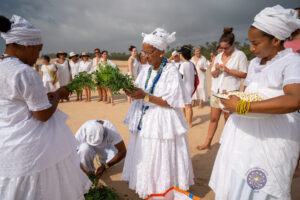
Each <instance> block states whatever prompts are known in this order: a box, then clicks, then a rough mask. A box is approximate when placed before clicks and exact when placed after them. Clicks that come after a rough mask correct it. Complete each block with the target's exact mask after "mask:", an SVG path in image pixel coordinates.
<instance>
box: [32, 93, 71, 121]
mask: <svg viewBox="0 0 300 200" xmlns="http://www.w3.org/2000/svg"><path fill="white" fill-rule="evenodd" d="M68 96H69V92H68V90H67V89H65V88H59V89H58V90H56V91H55V92H52V93H48V98H49V101H50V104H52V106H51V107H50V108H48V109H46V110H40V111H32V114H33V116H34V117H35V118H36V119H37V120H39V121H42V122H46V121H48V120H49V119H50V117H51V116H52V115H53V113H54V112H55V111H56V108H57V105H58V102H59V100H60V99H62V98H67V97H68Z"/></svg>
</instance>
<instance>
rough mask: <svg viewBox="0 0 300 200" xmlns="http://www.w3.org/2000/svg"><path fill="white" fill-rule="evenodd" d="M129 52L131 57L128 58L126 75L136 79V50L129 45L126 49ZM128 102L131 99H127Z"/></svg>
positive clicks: (137, 62)
mask: <svg viewBox="0 0 300 200" xmlns="http://www.w3.org/2000/svg"><path fill="white" fill-rule="evenodd" d="M128 50H129V51H130V54H131V56H130V57H129V58H128V72H127V73H128V74H129V75H130V76H131V77H132V78H133V80H135V79H136V77H137V75H138V70H139V61H138V60H137V49H136V47H135V46H133V45H131V46H130V47H129V49H128ZM128 102H129V103H131V102H132V99H131V98H130V97H128Z"/></svg>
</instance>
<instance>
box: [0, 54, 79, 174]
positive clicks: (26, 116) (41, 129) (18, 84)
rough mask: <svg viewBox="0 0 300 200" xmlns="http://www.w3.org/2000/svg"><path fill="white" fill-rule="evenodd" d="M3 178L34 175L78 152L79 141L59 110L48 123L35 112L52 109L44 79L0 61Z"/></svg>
mask: <svg viewBox="0 0 300 200" xmlns="http://www.w3.org/2000/svg"><path fill="white" fill-rule="evenodd" d="M0 69H1V73H0V91H1V92H0V107H1V112H0V152H1V154H0V176H1V177H16V176H27V175H29V174H34V173H37V172H40V171H41V170H44V169H46V168H48V167H49V166H52V165H55V164H56V163H57V162H59V161H61V160H63V159H65V158H66V157H67V156H69V155H70V153H71V152H73V151H75V150H76V139H75V137H74V135H73V134H72V132H71V130H70V129H69V127H68V126H67V125H66V120H67V118H68V117H67V116H66V115H65V114H64V113H62V112H61V111H60V110H56V112H55V113H54V114H53V115H52V116H51V118H50V119H49V120H48V121H46V122H41V121H39V120H37V119H36V118H35V117H34V116H33V114H32V111H41V110H45V109H48V108H50V107H51V106H52V105H51V104H50V103H49V100H48V97H47V94H46V88H44V87H43V83H42V79H41V76H40V75H39V73H38V72H36V71H35V70H34V69H32V68H31V67H30V66H28V65H26V64H24V63H22V62H21V61H20V60H19V59H17V58H11V57H10V58H5V59H3V60H0Z"/></svg>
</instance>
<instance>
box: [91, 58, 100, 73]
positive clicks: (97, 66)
mask: <svg viewBox="0 0 300 200" xmlns="http://www.w3.org/2000/svg"><path fill="white" fill-rule="evenodd" d="M100 61H101V58H100V59H99V62H97V57H95V58H93V62H92V70H93V72H95V71H97V70H99V64H100Z"/></svg>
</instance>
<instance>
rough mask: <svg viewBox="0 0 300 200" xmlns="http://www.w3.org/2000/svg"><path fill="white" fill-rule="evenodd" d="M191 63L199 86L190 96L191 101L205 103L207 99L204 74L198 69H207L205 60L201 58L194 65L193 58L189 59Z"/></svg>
mask: <svg viewBox="0 0 300 200" xmlns="http://www.w3.org/2000/svg"><path fill="white" fill-rule="evenodd" d="M191 62H192V63H194V65H195V68H196V69H197V73H198V78H199V85H198V87H197V89H196V91H195V93H194V94H193V96H192V100H199V99H201V100H203V101H206V100H207V98H208V94H207V83H206V72H207V71H205V72H203V71H202V70H201V69H200V67H203V68H205V69H206V70H207V69H208V65H207V60H206V58H205V57H204V56H201V58H200V59H199V60H198V62H197V63H196V62H195V61H194V57H193V58H192V59H191Z"/></svg>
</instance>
